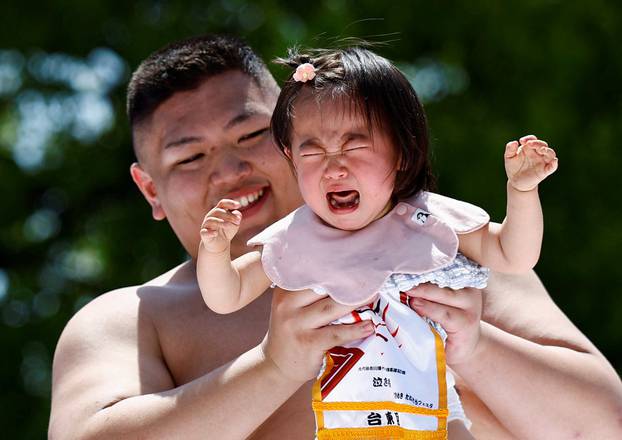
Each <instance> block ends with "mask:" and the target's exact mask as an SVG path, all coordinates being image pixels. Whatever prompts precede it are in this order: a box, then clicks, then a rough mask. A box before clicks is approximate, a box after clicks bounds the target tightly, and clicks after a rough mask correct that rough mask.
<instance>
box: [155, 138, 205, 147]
mask: <svg viewBox="0 0 622 440" xmlns="http://www.w3.org/2000/svg"><path fill="white" fill-rule="evenodd" d="M201 141H203V138H202V137H200V136H186V137H182V138H180V139H176V140H174V141H171V142H168V143H167V144H166V145H164V149H165V150H166V149H167V148H173V147H179V146H182V145H186V144H194V143H196V142H201Z"/></svg>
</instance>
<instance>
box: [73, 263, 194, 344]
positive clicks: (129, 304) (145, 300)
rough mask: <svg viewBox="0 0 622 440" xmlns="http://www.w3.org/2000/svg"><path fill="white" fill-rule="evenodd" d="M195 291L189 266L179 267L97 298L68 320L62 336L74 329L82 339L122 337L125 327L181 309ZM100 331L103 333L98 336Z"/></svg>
mask: <svg viewBox="0 0 622 440" xmlns="http://www.w3.org/2000/svg"><path fill="white" fill-rule="evenodd" d="M197 289H198V287H197V284H196V281H194V268H193V266H192V264H191V262H186V263H183V264H181V265H179V266H177V267H175V268H173V269H171V270H169V271H168V272H166V273H164V274H162V275H160V276H158V277H156V278H154V279H152V280H150V281H148V282H146V283H144V284H141V285H135V286H127V287H123V288H119V289H115V290H112V291H109V292H106V293H104V294H102V295H99V296H98V297H97V298H95V299H93V300H92V301H91V302H89V303H88V304H86V305H85V306H84V307H82V308H81V309H80V310H79V311H78V312H77V313H76V314H75V315H74V316H73V317H72V318H71V320H70V321H69V322H68V324H67V326H66V328H65V331H64V332H63V334H65V333H67V332H71V331H72V330H73V329H74V328H77V329H79V330H80V334H81V335H83V336H84V335H85V334H89V333H96V334H98V335H100V336H102V335H105V334H108V331H111V332H113V333H119V332H121V333H122V332H123V331H124V326H125V325H127V326H129V327H135V326H136V324H137V321H139V320H141V321H145V320H146V321H149V320H152V319H153V318H154V317H155V316H154V314H155V315H157V313H158V312H159V311H160V310H165V309H169V310H170V307H171V306H173V305H174V304H177V305H178V307H179V306H183V304H184V302H188V301H189V300H190V299H191V298H193V297H194V296H196V292H197ZM102 329H106V330H107V331H106V332H104V333H102ZM85 332H86V333H85Z"/></svg>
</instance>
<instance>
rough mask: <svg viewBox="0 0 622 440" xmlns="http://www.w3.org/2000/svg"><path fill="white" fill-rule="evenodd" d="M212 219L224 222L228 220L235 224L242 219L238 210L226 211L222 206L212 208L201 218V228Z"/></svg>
mask: <svg viewBox="0 0 622 440" xmlns="http://www.w3.org/2000/svg"><path fill="white" fill-rule="evenodd" d="M213 219H217V220H222V221H224V222H229V223H233V224H235V225H239V224H240V222H241V221H242V213H241V212H240V211H238V210H235V211H227V210H226V209H223V208H214V209H212V210H211V211H210V212H208V213H207V215H206V216H205V219H203V223H202V225H201V228H205V227H206V225H207V223H208V222H209V221H210V220H213ZM212 223H214V222H212Z"/></svg>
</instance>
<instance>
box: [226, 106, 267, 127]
mask: <svg viewBox="0 0 622 440" xmlns="http://www.w3.org/2000/svg"><path fill="white" fill-rule="evenodd" d="M257 115H266V116H269V115H268V114H266V113H265V112H263V111H261V110H260V109H257V108H252V107H251V108H246V109H244V111H243V112H242V113H240V114H239V115H237V116H235V117H233V118H232V119H231V120H230V121H229V122H227V124H226V125H225V130H230V129H232V128H233V127H235V126H236V125H239V124H241V123H242V122H245V121H246V120H248V119H250V118H252V117H253V116H257Z"/></svg>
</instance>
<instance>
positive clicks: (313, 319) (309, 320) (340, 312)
mask: <svg viewBox="0 0 622 440" xmlns="http://www.w3.org/2000/svg"><path fill="white" fill-rule="evenodd" d="M352 310H354V307H353V306H344V305H343V304H339V303H338V302H336V301H335V300H334V299H332V298H330V297H325V298H322V299H320V300H319V301H315V302H314V303H312V304H309V305H308V306H306V307H305V309H304V316H301V319H304V321H305V325H307V326H309V327H315V328H318V327H323V326H325V325H328V324H330V323H331V322H333V321H335V320H337V319H339V318H341V317H343V316H345V315H347V314H348V313H350V312H352Z"/></svg>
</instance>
